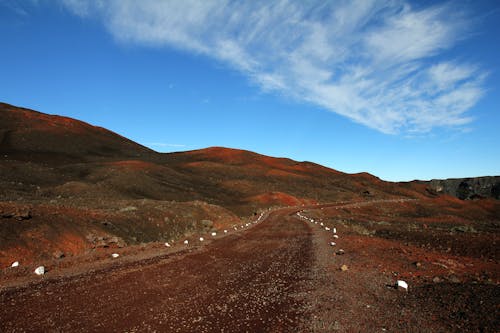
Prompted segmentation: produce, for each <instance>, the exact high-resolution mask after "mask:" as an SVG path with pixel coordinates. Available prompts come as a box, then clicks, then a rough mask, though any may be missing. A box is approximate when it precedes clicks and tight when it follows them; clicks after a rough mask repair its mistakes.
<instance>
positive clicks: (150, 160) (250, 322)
mask: <svg viewBox="0 0 500 333" xmlns="http://www.w3.org/2000/svg"><path fill="white" fill-rule="evenodd" d="M0 174H1V175H2V177H0V285H1V286H3V287H1V288H2V289H0V302H1V304H2V306H1V307H0V331H2V332H3V331H7V332H8V331H15V330H17V331H26V330H41V331H47V330H48V331H50V330H62V331H67V330H71V331H73V330H81V331H89V330H90V331H95V330H102V331H109V330H127V331H134V330H136V331H145V330H159V331H165V330H170V331H179V332H192V331H210V330H213V328H215V330H216V331H221V330H222V329H224V330H226V331H227V330H229V331H270V332H285V331H286V332H290V331H300V332H331V331H344V332H358V331H365V332H366V331H374V330H380V331H382V330H386V331H394V332H403V331H404V332H406V331H422V332H430V331H433V332H441V331H442V332H450V331H451V332H454V331H456V332H463V331H471V332H497V331H498V329H497V328H498V327H500V325H499V320H498V318H500V314H499V308H498V304H499V303H500V302H499V301H500V296H499V283H500V267H499V257H498V253H499V252H498V246H499V240H500V236H499V235H500V233H499V228H500V204H499V201H498V200H493V199H483V200H466V201H462V200H459V199H457V198H454V197H450V196H447V195H441V194H439V193H437V192H436V191H433V190H432V189H429V188H428V187H427V185H426V184H424V183H417V182H410V183H390V182H385V181H382V180H380V179H378V178H377V177H375V176H372V175H370V174H367V173H361V174H354V175H349V174H345V173H342V172H338V171H336V170H332V169H329V168H325V167H322V166H320V165H317V164H314V163H310V162H296V161H293V160H290V159H286V158H273V157H269V156H264V155H260V154H256V153H253V152H249V151H244V150H235V149H226V148H219V147H213V148H208V149H202V150H196V151H189V152H182V153H171V154H160V153H156V152H154V151H151V150H149V149H147V148H145V147H143V146H141V145H138V144H136V143H134V142H132V141H130V140H127V139H125V138H123V137H121V136H119V135H117V134H115V133H112V132H109V131H107V130H105V129H102V128H98V127H94V126H91V125H89V124H85V123H83V122H80V121H77V120H73V119H70V118H64V117H59V116H50V115H45V114H42V113H38V112H35V111H31V110H27V109H22V108H17V107H14V106H10V105H7V104H1V103H0ZM304 205H305V206H304ZM289 206H294V207H295V208H284V209H281V210H277V211H276V212H275V213H272V214H271V216H270V217H269V218H266V217H267V213H266V214H263V215H261V213H262V212H267V209H269V208H271V207H273V208H277V207H289ZM299 210H300V211H302V213H301V214H303V215H305V216H308V218H314V219H315V220H316V221H319V222H318V224H316V223H311V222H308V221H306V220H305V219H303V218H300V217H299V216H298V215H296V214H295V212H297V211H299ZM256 219H259V221H260V222H262V221H265V222H263V223H262V224H258V225H257V226H255V227H254V228H252V229H251V230H249V231H241V232H240V231H239V232H238V233H237V234H233V231H234V227H237V230H241V226H242V225H244V224H245V223H249V221H254V220H256ZM319 223H323V224H324V226H328V227H330V228H333V227H336V228H337V230H338V232H339V238H338V239H334V238H333V233H332V231H326V230H325V229H324V226H323V227H322V228H320V225H319ZM223 230H229V231H231V232H230V233H229V236H228V237H224V238H222V239H220V240H217V241H215V242H213V243H211V244H210V245H208V246H206V247H198V246H199V245H201V244H202V243H201V242H200V241H199V237H200V236H202V237H205V238H206V239H212V238H211V236H210V235H211V233H212V232H216V233H217V237H216V238H219V237H220V235H221V234H225V233H223ZM186 238H187V239H189V240H190V244H191V245H190V246H188V247H187V249H186V247H185V246H183V245H180V244H179V243H180V242H181V241H183V240H184V239H186ZM331 241H335V242H336V243H337V245H336V246H333V247H330V246H328V244H329V242H331ZM164 242H169V243H171V244H174V247H172V248H168V249H167V248H165V247H164V246H163V245H162V244H163V243H164ZM205 243H206V242H205ZM205 243H203V244H205ZM192 244H194V245H196V247H195V248H196V250H195V248H193V247H192ZM340 249H342V250H343V252H342V251H340V252H339V250H340ZM179 251H180V252H179ZM114 252H117V253H120V254H121V255H122V256H121V257H120V259H119V260H114V261H112V260H111V259H110V254H111V253H114ZM13 261H19V262H20V266H19V267H17V268H10V267H9V266H10V265H11V263H12V262H13ZM37 265H44V266H46V267H47V269H48V274H47V275H45V276H44V277H42V278H40V277H36V276H35V275H34V274H33V270H34V269H35V267H36V266H37ZM342 265H346V266H347V270H344V271H342V270H340V268H341V267H342ZM397 279H404V280H405V281H407V282H408V283H409V285H410V289H409V291H408V293H401V292H398V291H397V290H395V289H394V288H393V287H392V286H393V285H394V283H395V281H396V280H397ZM7 286H9V287H8V288H7ZM116 286H120V288H117V287H116ZM82 297H83V298H82ZM82 299H84V300H85V302H82V301H81V300H82ZM88 304H93V305H96V306H92V307H89V306H88ZM3 305H8V306H3ZM19 314H24V315H23V316H19ZM174 319H176V320H174ZM33 321H35V322H37V324H38V325H39V326H37V327H36V328H33V326H30V325H31V323H32V322H33Z"/></svg>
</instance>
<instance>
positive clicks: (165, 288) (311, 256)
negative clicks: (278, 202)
mask: <svg viewBox="0 0 500 333" xmlns="http://www.w3.org/2000/svg"><path fill="white" fill-rule="evenodd" d="M410 201H411V200H404V199H402V200H377V201H375V200H374V201H366V202H355V203H352V202H343V203H337V204H328V205H326V204H325V205H315V206H310V207H303V208H300V210H302V209H305V211H304V212H303V213H304V214H306V215H310V216H311V215H315V214H317V215H318V216H319V215H321V214H323V213H322V212H326V214H327V215H325V216H326V217H327V216H328V214H336V212H340V211H342V210H343V209H346V208H349V209H358V208H361V209H363V208H369V207H373V206H377V205H381V204H397V205H399V204H404V203H408V202H410ZM298 210H299V208H285V209H279V210H276V211H274V212H272V213H270V214H269V215H265V216H264V219H263V221H262V222H261V223H259V224H257V225H254V226H252V227H251V228H250V229H247V230H243V231H239V232H236V233H233V234H230V235H228V236H226V237H223V238H220V239H216V240H215V241H213V242H212V243H210V244H207V245H205V246H203V247H198V246H197V247H187V248H186V247H182V248H181V250H180V251H178V252H174V253H171V252H170V253H166V254H165V252H161V251H160V250H158V251H159V252H158V253H156V252H153V255H150V256H149V257H148V256H145V257H143V259H140V260H139V259H131V260H126V259H128V258H129V257H128V256H127V255H125V257H124V258H122V257H120V259H119V260H118V261H113V264H111V265H107V266H106V265H104V266H102V265H98V264H95V265H94V266H93V267H92V266H90V267H89V268H88V269H89V271H88V272H87V273H83V274H81V271H77V272H80V273H78V274H80V275H76V276H75V275H72V274H71V271H70V272H69V273H64V272H59V273H58V274H56V273H57V272H52V274H53V275H51V274H49V276H45V277H43V278H42V280H41V281H36V282H32V283H30V284H27V283H26V281H24V282H21V283H20V284H18V286H17V287H15V286H14V287H12V285H11V287H7V288H4V289H3V290H1V289H0V304H1V305H2V306H1V307H0V332H25V331H31V332H47V331H49V332H51V331H61V332H123V331H126V332H148V331H157V332H332V331H340V332H373V331H389V332H464V331H467V332H479V331H481V332H496V331H497V329H496V328H497V327H498V318H500V317H499V316H498V313H499V311H498V300H499V299H500V298H499V297H500V294H499V290H500V289H499V288H498V283H495V282H493V281H491V282H485V281H484V279H482V278H481V279H480V280H477V279H476V280H470V274H472V273H474V272H475V271H482V270H488V272H491V273H488V274H491V275H492V276H493V277H494V278H496V277H498V273H495V272H498V264H496V263H494V262H492V263H487V264H484V263H482V261H481V260H479V259H477V258H476V259H474V258H468V257H463V258H459V257H448V254H446V253H443V254H440V253H439V252H436V251H435V250H433V249H432V248H431V249H427V248H426V250H422V249H420V248H415V247H412V246H410V245H408V244H402V243H401V242H396V241H392V240H386V239H382V238H378V237H372V236H366V235H359V234H357V233H355V232H353V229H352V228H353V227H352V226H351V224H345V223H339V222H337V223H333V221H332V220H329V219H328V218H326V217H325V219H324V220H323V222H324V226H321V224H322V223H323V222H321V223H314V222H305V221H306V219H305V218H300V217H299V216H298V215H296V214H295V213H296V212H297V211H298ZM333 216H336V215H333ZM316 222H318V221H317V220H316ZM326 226H329V227H334V226H336V227H337V229H338V230H339V231H338V232H339V235H340V238H338V239H333V233H332V232H331V231H326V230H325V227H326ZM332 240H335V241H336V242H337V246H335V247H331V246H329V245H328V244H329V243H330V241H332ZM340 248H342V249H343V250H345V254H342V255H336V251H337V249H340ZM153 251H155V250H154V248H153ZM440 258H448V260H447V261H446V262H447V263H453V262H458V260H460V261H463V262H470V265H471V266H470V267H469V266H467V269H468V270H473V269H474V270H475V271H471V272H469V273H468V274H469V275H467V272H462V273H460V271H453V274H457V275H458V276H459V277H460V279H462V282H440V283H434V282H429V281H428V277H430V278H432V277H433V276H438V275H439V274H440V272H441V271H442V267H441V266H436V265H434V261H435V260H438V259H440ZM450 258H455V259H453V260H455V261H453V260H451V259H450ZM416 260H417V261H419V262H422V264H421V266H422V267H421V268H418V267H416V266H415V265H414V264H413V263H414V262H415V261H416ZM472 264H474V265H472ZM343 265H346V266H347V267H348V270H346V271H341V270H340V267H342V266H343ZM476 266H477V268H476ZM463 267H465V265H463ZM481 267H482V268H481ZM90 269H95V270H94V271H91V270H90ZM441 273H442V272H441ZM460 274H462V275H460ZM485 274H486V273H485ZM50 276H52V277H51V278H50V279H48V277H50ZM427 276H428V277H427ZM439 276H443V275H439ZM399 278H404V279H405V280H407V281H409V282H410V292H409V293H405V292H398V291H397V290H395V289H394V288H392V287H391V286H392V285H393V284H394V282H395V281H396V280H397V279H399ZM456 279H458V278H456Z"/></svg>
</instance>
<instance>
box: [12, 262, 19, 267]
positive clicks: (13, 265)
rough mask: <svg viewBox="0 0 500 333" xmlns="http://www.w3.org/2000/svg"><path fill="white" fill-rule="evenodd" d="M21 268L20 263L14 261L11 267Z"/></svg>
mask: <svg viewBox="0 0 500 333" xmlns="http://www.w3.org/2000/svg"><path fill="white" fill-rule="evenodd" d="M17 266H19V261H14V262H13V263H12V265H10V267H17Z"/></svg>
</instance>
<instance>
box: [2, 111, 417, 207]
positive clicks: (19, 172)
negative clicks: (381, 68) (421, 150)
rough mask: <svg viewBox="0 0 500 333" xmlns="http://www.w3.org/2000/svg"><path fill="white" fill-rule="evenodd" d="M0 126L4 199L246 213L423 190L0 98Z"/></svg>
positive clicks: (365, 175) (391, 195) (408, 194)
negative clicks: (176, 148) (181, 143)
mask: <svg viewBox="0 0 500 333" xmlns="http://www.w3.org/2000/svg"><path fill="white" fill-rule="evenodd" d="M0 133H2V134H1V137H0V138H1V141H0V142H1V143H0V152H1V154H2V155H1V156H2V163H0V170H1V171H2V174H3V175H4V177H3V179H2V184H3V185H4V191H5V193H3V194H4V196H3V197H4V198H5V199H12V198H16V197H19V196H21V197H23V198H26V197H31V198H35V199H44V198H51V197H61V198H66V199H69V200H72V201H73V202H76V201H78V200H80V199H91V198H101V199H102V200H113V199H120V200H123V199H142V198H146V199H153V200H170V201H171V200H176V201H192V200H200V201H205V202H208V203H212V204H216V205H220V206H223V207H226V208H228V209H231V210H232V211H234V212H235V213H237V214H239V215H247V214H250V213H251V212H252V211H253V210H255V209H258V208H262V207H267V206H273V205H292V204H300V203H306V202H320V201H334V200H351V199H353V198H358V197H363V196H376V197H384V198H385V197H393V196H409V197H415V196H419V195H420V194H419V192H420V193H423V190H422V188H423V186H421V187H422V188H419V185H412V184H404V185H401V184H396V183H387V182H383V181H381V180H379V179H378V178H376V177H374V176H372V175H369V174H356V175H348V174H345V173H342V172H339V171H336V170H333V169H329V168H326V167H323V166H320V165H317V164H314V163H310V162H296V161H293V160H290V159H287V158H273V157H269V156H264V155H260V154H256V153H253V152H249V151H244V150H237V149H227V148H220V147H213V148H207V149H201V150H195V151H189V152H181V153H172V154H159V153H156V152H154V151H152V150H150V149H148V148H146V147H143V146H141V145H139V144H136V143H135V142H132V141H130V140H128V139H126V138H124V137H122V136H120V135H118V134H116V133H113V132H110V131H107V130H106V129H103V128H99V127H95V126H92V125H89V124H86V123H84V122H81V121H78V120H74V119H71V118H67V117H60V116H53V115H46V114H43V113H40V112H36V111H31V110H28V109H23V108H17V107H14V106H11V105H7V104H0ZM19 184H21V185H19ZM34 189H36V191H34Z"/></svg>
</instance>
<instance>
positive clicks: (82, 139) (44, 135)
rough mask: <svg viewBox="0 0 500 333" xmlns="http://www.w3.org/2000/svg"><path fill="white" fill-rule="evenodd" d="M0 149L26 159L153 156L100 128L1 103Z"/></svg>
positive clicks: (149, 151) (148, 151)
mask: <svg viewBox="0 0 500 333" xmlns="http://www.w3.org/2000/svg"><path fill="white" fill-rule="evenodd" d="M0 150H1V151H2V152H3V153H4V154H5V153H9V154H16V155H26V154H30V155H29V156H30V157H31V156H38V154H40V153H43V154H59V155H67V156H70V157H73V158H75V157H76V158H85V159H88V158H92V157H117V156H119V157H124V156H129V157H132V156H133V157H141V156H149V155H151V154H154V152H153V151H152V150H150V149H148V148H146V147H143V146H141V145H139V144H137V143H135V142H132V141H130V140H128V139H126V138H124V137H122V136H120V135H118V134H116V133H113V132H111V131H108V130H106V129H104V128H101V127H96V126H92V125H89V124H87V123H84V122H82V121H79V120H75V119H71V118H67V117H61V116H53V115H48V114H44V113H40V112H36V111H33V110H28V109H24V108H18V107H15V106H12V105H9V104H5V103H0Z"/></svg>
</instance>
